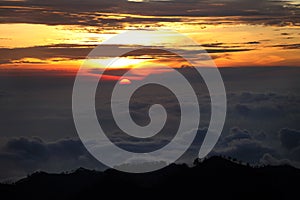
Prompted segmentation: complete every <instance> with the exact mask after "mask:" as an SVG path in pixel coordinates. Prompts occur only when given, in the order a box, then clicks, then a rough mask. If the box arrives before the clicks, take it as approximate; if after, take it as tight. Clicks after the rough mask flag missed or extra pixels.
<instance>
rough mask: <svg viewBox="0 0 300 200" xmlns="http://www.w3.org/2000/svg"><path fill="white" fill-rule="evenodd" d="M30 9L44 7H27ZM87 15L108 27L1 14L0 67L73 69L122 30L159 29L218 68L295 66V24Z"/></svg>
mask: <svg viewBox="0 0 300 200" xmlns="http://www.w3.org/2000/svg"><path fill="white" fill-rule="evenodd" d="M297 2H298V1H293V2H292V3H291V4H290V5H296V3H297ZM142 4H143V3H139V5H142ZM20 5H21V4H20ZM20 5H19V4H18V6H16V5H15V6H13V4H12V5H11V6H8V5H1V6H0V9H1V10H4V11H6V10H7V9H10V10H11V9H14V10H16V11H18V9H24V7H25V6H23V7H22V6H20ZM214 6H215V7H222V6H224V5H222V4H220V5H214ZM297 6H298V4H297ZM297 6H296V8H298V7H297ZM19 7H21V8H19ZM26 9H28V8H26ZM30 9H31V10H41V9H44V8H43V7H41V8H40V7H33V6H32V7H30ZM224 10H225V8H224ZM296 11H298V10H296ZM188 12H192V11H191V10H189V11H188ZM193 12H196V11H193ZM278 12H279V11H278ZM62 13H63V12H57V11H55V12H52V13H51V14H53V15H55V16H57V15H59V16H61V15H62ZM66 13H67V12H66ZM92 14H93V15H94V16H95V17H94V20H99V21H101V20H102V21H103V20H108V21H112V22H113V23H111V24H105V26H107V28H105V27H103V26H102V27H101V25H97V26H96V25H81V24H80V23H79V24H76V23H74V24H73V25H72V24H64V23H61V24H53V25H52V24H49V23H45V22H43V21H42V20H41V21H40V23H39V22H38V23H36V22H35V23H28V22H27V23H25V22H23V21H22V20H19V21H20V22H22V23H20V22H19V21H18V20H16V21H9V20H12V19H11V17H10V16H9V17H7V16H6V18H7V22H8V23H1V24H0V29H1V32H0V41H1V45H0V46H1V47H0V69H2V70H3V69H5V70H11V69H15V70H18V69H22V70H25V69H43V70H76V69H78V67H79V66H80V64H81V63H82V62H83V60H84V59H85V56H87V54H88V53H89V51H90V50H92V49H93V48H94V47H95V46H97V45H99V44H101V42H103V41H105V40H107V39H109V38H111V37H113V36H114V35H116V34H118V33H121V32H122V31H124V30H127V29H137V28H148V29H149V28H150V29H151V28H158V27H159V28H167V29H171V30H175V31H178V32H179V33H182V34H184V35H186V36H188V37H190V38H192V39H193V40H195V41H196V42H198V43H199V45H201V46H202V47H203V48H204V49H205V50H207V51H208V52H209V54H210V56H211V57H212V58H213V59H214V61H215V63H216V65H217V66H218V67H245V66H249V67H253V66H254V67H255V66H283V67H284V66H300V65H299V61H300V58H299V55H300V44H299V41H300V26H299V24H297V23H295V22H293V23H292V22H291V23H288V22H285V21H284V25H278V24H274V25H272V24H266V22H264V23H256V21H255V20H252V21H251V19H248V18H251V17H248V18H247V19H244V18H246V17H245V16H230V17H229V16H215V17H213V16H207V17H204V16H197V15H196V16H161V15H149V14H148V15H146V14H130V13H125V12H124V11H123V13H117V12H92V13H90V15H92ZM86 15H88V13H84V14H81V15H78V16H77V17H78V19H80V17H82V19H84V18H85V16H86ZM90 15H88V16H90ZM252 17H255V16H252ZM6 18H5V17H3V19H6ZM129 19H130V20H129ZM133 19H134V20H133ZM13 20H15V19H13ZM49 20H51V18H50V19H49ZM246 20H248V21H246ZM282 20H286V18H284V19H282ZM17 22H18V23H17ZM29 22H30V20H29ZM79 22H80V20H79ZM250 22H251V23H250ZM281 24H283V23H281ZM131 41H133V42H132V44H133V45H134V44H138V45H145V46H151V45H153V44H155V45H161V46H168V45H169V46H170V45H175V46H176V47H175V48H180V49H182V50H185V51H189V50H191V51H193V50H195V49H193V48H190V47H189V48H188V47H184V45H183V43H182V41H178V40H177V39H176V38H172V37H168V36H162V37H160V38H154V39H153V38H148V39H142V40H141V41H139V40H138V38H135V39H132V40H131ZM127 45H130V43H129V44H127ZM103 59H104V60H105V59H110V58H103ZM100 60H101V59H100ZM161 61H162V58H161V57H160V56H159V55H151V56H148V57H147V55H142V56H141V55H139V56H128V57H124V58H122V59H120V60H119V61H118V63H116V64H115V65H116V67H121V68H122V67H130V66H134V65H139V64H141V63H144V62H147V63H151V62H152V63H156V62H161ZM163 61H164V62H165V63H168V62H169V64H170V65H172V66H176V67H180V66H181V65H183V63H180V62H179V63H176V62H175V61H174V59H169V60H168V59H167V58H164V60H163ZM100 63H101V61H100ZM95 67H98V66H95Z"/></svg>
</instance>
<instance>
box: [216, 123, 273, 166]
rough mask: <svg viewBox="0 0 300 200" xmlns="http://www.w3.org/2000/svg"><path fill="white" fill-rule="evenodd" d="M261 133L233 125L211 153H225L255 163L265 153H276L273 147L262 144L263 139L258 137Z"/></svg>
mask: <svg viewBox="0 0 300 200" xmlns="http://www.w3.org/2000/svg"><path fill="white" fill-rule="evenodd" d="M261 134H262V133H251V132H250V131H248V130H245V129H244V130H243V129H240V128H238V127H234V128H232V129H231V130H230V133H229V134H228V135H226V136H225V137H222V138H221V139H220V141H219V142H218V143H217V145H216V148H215V150H214V151H213V152H212V154H219V155H226V156H231V157H233V158H236V159H238V160H241V161H244V162H250V163H257V162H258V161H259V159H260V158H261V157H262V156H263V155H264V154H266V153H270V154H272V155H274V154H276V151H275V150H274V149H272V148H271V147H269V146H267V145H266V144H264V143H263V142H262V141H263V140H259V139H258V138H260V139H261ZM256 135H257V136H256Z"/></svg>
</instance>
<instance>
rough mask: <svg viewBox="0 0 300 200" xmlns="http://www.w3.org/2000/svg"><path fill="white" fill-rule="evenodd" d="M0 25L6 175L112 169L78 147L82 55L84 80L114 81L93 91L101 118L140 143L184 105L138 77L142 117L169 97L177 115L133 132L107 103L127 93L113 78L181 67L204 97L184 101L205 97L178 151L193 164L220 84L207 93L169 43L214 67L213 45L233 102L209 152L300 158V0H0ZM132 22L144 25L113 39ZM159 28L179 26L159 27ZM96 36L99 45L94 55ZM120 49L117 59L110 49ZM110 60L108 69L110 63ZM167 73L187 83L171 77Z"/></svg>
mask: <svg viewBox="0 0 300 200" xmlns="http://www.w3.org/2000/svg"><path fill="white" fill-rule="evenodd" d="M0 30H1V31H0V181H1V180H4V179H7V178H13V179H19V178H20V177H24V176H26V175H27V174H29V173H32V172H34V171H36V170H45V171H49V172H58V173H60V172H62V171H66V170H72V169H76V168H79V167H85V168H89V169H98V170H103V169H106V167H107V166H104V165H103V163H101V162H98V161H97V160H96V159H95V158H94V157H93V156H92V155H91V154H90V153H89V152H88V151H87V150H86V148H85V147H84V146H83V144H82V142H81V140H80V138H79V136H78V134H77V133H78V132H77V130H76V127H75V125H74V118H73V110H72V108H73V107H72V97H73V91H74V82H75V78H76V77H78V76H74V75H76V72H77V71H78V69H79V68H80V66H82V64H85V65H84V66H85V67H86V66H87V67H88V68H87V72H88V73H89V76H85V74H84V76H83V77H84V78H86V79H84V80H86V81H87V82H88V83H90V82H92V81H91V80H96V81H97V83H98V81H99V80H98V78H99V74H102V75H103V74H104V75H105V76H101V80H104V79H105V78H107V80H108V81H106V82H104V83H103V84H102V82H101V80H100V81H99V84H98V86H99V87H98V88H97V92H96V95H95V98H94V99H95V106H94V107H95V109H96V111H95V112H96V114H97V117H98V121H99V124H100V125H101V127H102V126H103V129H104V130H105V131H106V132H107V134H108V136H109V137H110V139H111V140H112V141H113V140H115V141H116V142H117V143H118V145H120V146H121V147H124V148H125V147H126V148H128V149H129V150H130V149H131V150H132V149H133V150H134V149H139V148H140V149H141V150H143V151H141V152H144V151H145V152H148V151H152V150H153V149H155V148H160V147H162V146H164V145H165V144H166V143H167V142H168V141H169V140H172V135H174V134H175V133H176V131H177V129H178V127H177V125H178V124H179V123H180V118H179V116H180V114H181V113H180V112H179V111H180V107H179V106H180V105H178V101H177V98H176V96H174V95H173V93H171V92H170V91H169V90H168V88H165V87H156V85H154V86H153V85H152V87H150V86H149V87H147V86H145V87H141V88H139V89H138V90H137V91H136V93H134V95H133V97H132V98H131V99H130V114H132V116H131V118H132V119H133V120H134V121H135V122H137V124H138V125H146V124H147V123H149V116H150V115H148V114H149V108H150V107H149V105H153V104H162V105H163V107H164V108H165V109H166V111H167V113H168V116H170V118H169V119H170V121H168V123H166V126H165V127H164V129H163V130H164V132H165V133H166V134H165V135H164V134H161V135H159V136H158V137H157V138H156V139H153V138H150V139H149V140H145V141H138V142H136V140H130V139H132V138H128V135H127V134H124V133H123V132H122V130H120V128H119V127H118V126H117V125H116V123H115V120H114V118H113V116H112V113H111V102H119V103H120V105H123V104H122V102H121V100H122V98H118V99H117V100H116V101H113V99H110V94H111V92H112V91H113V89H114V86H115V83H117V81H119V83H120V84H119V85H117V84H116V86H118V87H119V88H123V89H124V88H130V87H133V86H134V85H135V84H138V83H139V82H143V81H142V79H144V78H145V79H147V78H149V77H151V76H148V75H149V74H151V75H153V76H155V77H156V78H161V79H166V77H167V76H160V75H161V74H162V73H164V72H165V71H164V70H166V68H163V67H161V66H166V65H167V66H169V67H171V68H168V70H170V71H171V72H172V73H173V72H174V73H175V72H176V73H177V72H180V73H181V74H182V75H184V77H185V78H186V79H187V80H188V81H189V82H190V84H191V86H192V87H193V89H194V90H195V94H196V95H197V98H198V102H188V103H187V104H185V105H186V106H187V107H189V106H190V105H193V103H196V104H197V103H198V105H199V107H200V113H201V114H200V115H201V120H200V121H199V127H198V129H195V128H194V127H189V126H188V128H190V129H191V130H192V131H193V132H191V133H194V131H195V130H196V131H197V136H199V138H198V139H197V140H195V141H194V143H195V144H193V145H191V148H190V149H189V150H188V151H186V153H185V155H184V156H183V157H182V158H183V160H181V161H182V162H185V163H192V161H193V160H194V158H196V157H197V156H198V152H199V148H200V147H199V145H201V144H202V143H201V141H202V140H201V138H202V139H203V135H204V134H206V132H207V127H208V126H209V123H210V119H211V104H212V103H211V98H210V97H211V95H217V96H218V95H219V94H211V93H210V91H209V90H208V88H207V85H206V84H205V83H206V81H205V80H203V77H201V76H200V75H199V74H197V73H195V71H196V70H195V69H192V67H191V65H190V64H191V63H187V61H186V60H184V59H182V58H180V57H179V56H178V55H174V53H172V52H181V53H183V54H184V55H187V56H188V58H187V57H185V56H183V57H184V58H186V59H188V60H189V61H190V60H192V62H193V61H195V60H199V62H197V63H196V65H197V66H194V67H201V66H207V65H206V62H208V61H210V59H207V56H206V57H205V55H207V54H206V52H207V53H208V55H210V57H211V58H212V59H213V61H214V62H215V64H216V66H217V67H219V70H216V71H219V72H220V74H221V77H222V79H223V82H224V86H225V89H226V96H227V113H226V120H225V125H224V128H223V131H222V134H221V137H220V139H219V141H218V143H217V144H216V146H215V148H214V149H213V151H211V155H225V156H231V157H233V158H236V159H238V160H241V161H245V162H249V163H253V164H271V165H279V164H282V163H284V164H286V163H288V164H290V165H292V166H296V167H298V168H300V157H299V155H300V137H299V135H300V124H299V118H300V93H299V91H300V79H299V76H300V68H299V67H300V0H51V1H46V0H6V1H3V0H0ZM127 30H130V31H131V32H132V31H133V32H135V31H136V32H137V34H134V35H133V37H124V38H122V39H121V40H117V41H116V40H113V38H116V37H114V36H117V35H118V36H120V35H119V34H120V33H127V32H126V31H127ZM161 30H171V31H175V32H176V33H179V34H161V35H159V36H158V35H157V34H156V33H157V32H158V31H161ZM138 32H143V34H146V37H142V36H141V34H139V33H138ZM162 32H163V31H162ZM179 35H180V36H182V35H184V36H187V37H179ZM118 36H117V37H118ZM143 36H145V35H143ZM184 38H191V39H193V41H195V42H197V43H198V44H199V45H200V46H197V45H191V43H189V42H187V41H190V40H186V39H184ZM102 42H106V43H105V45H103V44H102ZM100 44H102V46H101V47H102V51H101V56H99V57H89V55H90V52H91V51H92V50H93V49H95V48H96V47H97V48H98V47H99V45H100ZM124 49H126V51H127V50H128V52H127V53H126V54H123V55H122V56H117V58H116V59H115V56H116V55H115V54H113V53H115V52H119V51H122V52H123V50H124ZM129 50H131V51H129ZM132 50H134V51H132ZM165 50H169V51H165ZM203 50H206V52H204V51H203ZM112 52H113V53H112ZM181 53H178V54H179V55H181ZM204 54H205V55H204ZM87 57H88V58H89V59H88V60H86V59H87ZM202 58H203V59H202ZM110 61H114V62H113V63H112V64H111V65H110V69H111V70H107V71H104V70H103V67H105V65H106V64H107V63H109V62H110ZM193 63H194V62H193ZM183 66H184V67H183ZM149 67H150V68H151V69H150V70H149ZM153 67H154V68H153ZM173 68H178V69H176V70H173ZM129 69H130V70H129ZM153 69H154V70H153ZM205 69H206V68H205ZM198 70H200V68H198ZM208 70H211V69H208ZM214 70H215V69H214ZM128 71H129V72H131V73H132V74H129V75H128V73H127V72H128ZM106 72H107V74H105V73H106ZM124 73H126V76H124V77H122V80H119V79H120V77H121V75H123V74H124ZM172 73H169V75H170V77H171V75H173V74H172ZM127 75H128V76H127ZM163 75H168V73H165V74H163ZM79 77H80V78H81V77H82V76H79ZM145 79H144V80H145ZM112 80H113V81H112ZM140 80H141V81H140ZM167 80H171V82H172V83H174V84H173V85H175V86H176V88H179V89H182V88H183V89H184V87H183V85H182V84H180V82H178V81H176V80H175V79H173V77H171V79H170V78H169V79H167ZM212 80H213V79H212ZM211 82H213V83H214V84H215V83H216V82H214V81H211ZM175 86H174V88H175ZM83 91H88V90H83ZM121 91H122V92H123V90H121ZM124 91H126V90H125V89H124ZM184 94H185V93H184ZM184 96H185V95H184ZM189 103H191V104H189ZM78 107H79V108H81V106H78ZM191 110H193V111H194V110H195V109H191ZM119 113H120V116H121V115H122V113H121V112H119ZM122 116H123V115H122ZM125 117H126V116H125ZM127 118H129V117H127ZM155 119H156V118H155ZM158 119H160V118H158ZM189 119H193V118H192V117H191V118H189ZM124 121H125V120H124ZM158 121H159V122H160V121H161V120H158ZM87 132H88V131H87ZM168 139H169V140H168ZM126 148H125V149H126ZM174 151H178V149H174Z"/></svg>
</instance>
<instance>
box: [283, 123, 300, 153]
mask: <svg viewBox="0 0 300 200" xmlns="http://www.w3.org/2000/svg"><path fill="white" fill-rule="evenodd" d="M279 138H280V142H281V144H282V146H283V147H284V148H286V149H288V150H291V149H294V148H296V147H300V131H298V130H293V129H288V128H283V129H281V130H280V131H279Z"/></svg>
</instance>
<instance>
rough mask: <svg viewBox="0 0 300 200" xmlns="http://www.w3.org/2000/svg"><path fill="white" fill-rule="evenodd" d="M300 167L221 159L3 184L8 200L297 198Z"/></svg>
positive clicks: (43, 175)
mask: <svg viewBox="0 0 300 200" xmlns="http://www.w3.org/2000/svg"><path fill="white" fill-rule="evenodd" d="M299 178H300V170H299V169H296V168H293V167H291V166H264V167H250V166H245V165H241V164H238V163H236V162H232V161H230V160H227V159H224V158H221V157H211V158H209V159H206V160H204V161H202V162H197V163H196V164H195V166H194V167H188V166H187V165H184V164H182V165H178V164H172V165H169V166H168V167H166V168H164V169H161V170H159V171H155V172H151V173H145V174H129V173H124V172H119V171H116V170H113V169H109V170H106V171H104V172H98V171H93V170H88V169H83V168H79V169H77V170H76V171H74V172H72V173H68V174H49V173H46V172H36V173H34V174H32V175H30V176H28V177H27V178H24V179H22V180H19V181H17V182H16V183H14V184H1V185H0V195H1V197H6V198H7V199H20V198H26V199H27V198H28V199H89V198H91V199H92V198H93V199H94V198H96V199H107V198H119V197H121V198H131V199H132V198H139V199H144V198H156V199H157V198H168V199H169V198H179V197H183V198H185V199H188V198H196V199H208V198H213V199H214V198H222V199H258V198H259V199H261V198H265V199H292V198H296V197H297V196H298V183H297V182H298V181H299V180H300V179H299Z"/></svg>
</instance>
